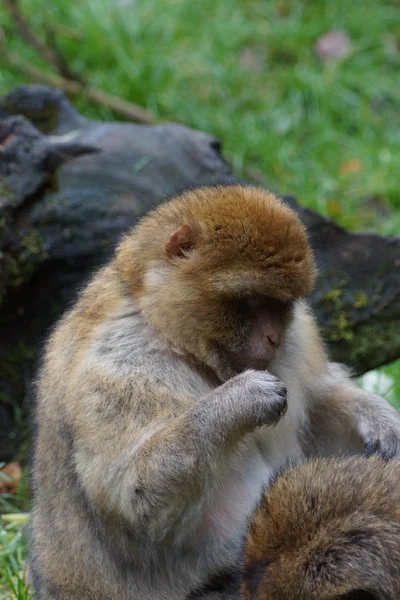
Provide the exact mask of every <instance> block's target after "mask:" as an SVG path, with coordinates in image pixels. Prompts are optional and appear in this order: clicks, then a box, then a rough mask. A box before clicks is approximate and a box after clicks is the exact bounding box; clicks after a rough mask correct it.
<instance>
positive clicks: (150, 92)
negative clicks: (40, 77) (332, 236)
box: [0, 0, 400, 599]
mask: <svg viewBox="0 0 400 600" xmlns="http://www.w3.org/2000/svg"><path fill="white" fill-rule="evenodd" d="M3 2H4V0H3ZM20 6H21V9H22V10H23V12H24V14H25V15H26V16H27V17H28V18H29V21H30V23H31V25H32V26H33V28H34V30H35V31H36V32H37V33H38V34H39V35H42V36H44V28H50V29H51V30H52V31H54V32H55V35H56V39H57V43H58V46H59V47H60V49H61V50H62V52H63V53H64V55H65V57H66V58H67V59H68V62H69V64H70V65H71V66H72V67H73V68H74V69H75V70H76V71H78V72H80V73H81V74H82V76H83V77H84V78H85V79H86V80H87V81H88V82H89V83H90V84H91V85H93V86H97V87H99V88H101V89H103V90H105V91H107V92H109V93H112V94H114V95H116V96H119V97H121V98H124V99H128V100H131V101H132V102H135V103H137V104H139V105H141V106H143V107H145V108H147V109H149V110H151V111H153V112H154V113H155V114H156V116H157V117H158V118H159V119H161V120H172V121H179V122H181V123H183V124H185V125H188V126H190V127H194V128H198V129H201V130H203V131H206V132H208V133H211V134H213V135H215V136H217V137H219V138H220V139H221V140H222V142H223V148H224V153H225V155H226V156H227V158H228V159H229V161H230V162H231V164H232V165H233V168H234V171H235V173H236V174H237V175H239V176H244V177H246V178H251V179H253V180H254V181H256V182H258V183H260V184H263V185H266V186H268V187H271V188H273V189H276V190H278V191H280V192H282V193H290V194H293V195H295V196H296V197H297V198H298V199H299V200H300V202H302V203H304V204H306V205H308V206H310V207H312V208H315V209H316V210H318V211H319V212H321V213H322V214H324V215H327V216H329V217H332V218H333V219H335V220H336V221H337V222H339V223H340V224H342V225H344V226H346V227H348V228H350V229H352V230H357V231H362V230H364V231H365V230H373V231H378V232H381V233H384V234H387V235H399V234H400V185H399V178H398V174H399V173H400V150H399V149H400V5H399V2H398V0H393V1H389V0H351V2H349V0H308V1H307V0H303V1H300V0H297V1H296V0H268V1H267V0H217V1H216V0H197V1H196V0H81V1H80V2H72V1H71V0H53V1H52V2H47V3H45V2H44V1H43V0H42V1H41V2H40V1H39V0H23V1H21V2H20ZM0 26H1V28H2V29H3V32H4V36H3V37H4V38H5V42H6V46H7V50H8V51H12V52H14V53H15V54H18V55H19V57H20V58H22V59H23V60H24V61H25V62H26V64H28V65H29V64H30V65H32V66H35V67H37V68H39V69H42V70H44V71H48V70H49V66H48V65H47V64H46V63H45V62H44V61H43V60H42V59H41V57H40V56H38V54H37V53H36V52H35V51H34V50H32V49H31V48H30V47H29V46H28V45H27V44H26V43H25V42H24V41H23V40H22V39H21V37H20V35H19V34H18V33H17V32H16V31H15V28H14V26H13V24H12V22H11V20H10V18H9V16H8V13H7V11H6V8H5V4H1V2H0ZM332 31H341V32H344V33H345V34H346V35H347V36H348V41H347V48H342V49H340V48H339V50H338V51H339V52H340V50H342V51H343V56H341V57H340V58H336V59H330V60H328V59H327V58H326V57H325V58H324V57H323V56H321V51H320V52H318V51H317V46H316V44H318V41H319V40H320V43H321V37H322V36H324V35H326V34H327V33H329V32H332ZM21 83H27V78H26V76H25V75H23V74H21V73H19V72H18V71H17V70H15V69H13V68H12V67H10V65H9V64H8V62H7V59H6V57H5V55H4V51H3V52H2V53H1V56H0V91H1V93H6V92H8V91H10V90H11V89H12V88H14V87H15V86H17V85H19V84H21ZM74 102H75V104H76V105H77V107H78V109H79V110H81V111H82V112H83V113H84V114H85V115H87V116H90V117H93V118H96V119H100V120H113V119H117V118H120V117H118V116H117V115H116V114H113V113H112V112H111V111H110V110H109V109H107V108H103V107H99V106H98V105H94V104H93V103H91V102H88V101H87V100H86V99H85V97H84V96H83V95H82V96H79V97H76V98H74ZM399 335H400V332H399ZM361 383H362V385H364V386H365V387H368V388H369V389H373V390H376V391H378V392H380V393H382V394H383V395H385V396H386V397H387V398H388V399H389V400H391V401H392V402H394V403H395V404H397V405H398V406H399V407H400V361H397V362H396V363H393V364H392V365H389V366H387V367H385V368H383V369H379V370H378V371H374V372H371V373H368V374H367V375H365V376H364V377H363V378H362V379H361ZM0 512H1V505H0ZM8 512H9V511H8ZM7 527H10V526H9V525H8V526H7ZM11 527H12V524H11ZM7 531H8V532H9V533H10V531H11V532H12V531H14V530H12V529H11V530H7ZM11 539H14V538H13V536H12V535H11ZM18 544H19V542H18ZM18 544H17V545H16V548H17V549H18V548H20V545H18ZM1 548H2V546H1V541H0V561H1V556H2V554H1ZM3 549H4V543H3ZM5 556H7V557H8V558H7V561H9V557H10V556H12V557H14V559H15V552H14V549H12V550H10V551H9V552H8V553H7V552H5ZM4 560H5V559H4ZM7 564H8V563H7ZM14 567H15V568H13V569H12V570H11V573H12V577H14V581H16V579H15V577H16V575H15V573H16V572H17V570H16V569H17V567H18V564H17V563H16V564H15V565H14ZM0 569H1V562H0ZM1 581H2V580H1V578H0V598H2V597H4V598H6V597H8V596H7V593H11V592H10V587H9V583H8V584H7V585H6V586H5V587H4V590H6V591H4V594H6V595H4V596H1V594H2V591H1V589H2V588H1ZM4 581H5V580H4V579H3V583H4ZM4 585H5V584H4ZM21 586H22V587H21V589H22V592H18V590H17V591H16V592H14V596H12V597H15V596H16V597H18V598H21V599H22V598H26V597H27V596H23V595H21V594H23V593H25V592H24V589H25V588H24V585H23V583H22V584H21ZM25 591H26V590H25ZM18 594H20V595H18Z"/></svg>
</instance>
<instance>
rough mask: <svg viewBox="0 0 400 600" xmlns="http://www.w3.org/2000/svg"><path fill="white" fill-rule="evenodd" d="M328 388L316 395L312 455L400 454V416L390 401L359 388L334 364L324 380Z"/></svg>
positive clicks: (313, 400) (310, 445)
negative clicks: (345, 453) (349, 452)
mask: <svg viewBox="0 0 400 600" xmlns="http://www.w3.org/2000/svg"><path fill="white" fill-rule="evenodd" d="M322 381H323V382H325V384H326V387H325V388H324V389H323V390H321V389H318V391H316V390H313V391H312V394H313V396H312V402H311V406H310V413H309V414H310V428H311V436H310V439H311V444H309V445H308V446H309V451H310V450H311V453H318V454H329V453H331V452H335V453H336V452H345V451H346V450H350V451H351V450H353V451H362V450H367V451H368V450H369V451H374V450H378V451H380V452H382V453H383V454H386V455H387V456H393V455H399V454H400V414H399V412H398V411H397V410H396V409H395V408H394V407H393V406H391V405H390V404H389V403H388V402H387V401H386V400H384V399H383V398H381V397H380V396H378V395H376V394H371V393H369V392H366V391H364V390H362V389H360V388H358V387H357V386H356V385H355V384H354V383H353V382H352V381H351V379H350V377H349V376H348V375H347V373H346V371H345V370H344V369H343V368H342V367H341V366H340V365H336V364H334V363H330V364H328V366H327V374H326V376H325V377H323V378H322Z"/></svg>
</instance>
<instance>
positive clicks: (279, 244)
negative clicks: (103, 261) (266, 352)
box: [117, 186, 314, 375]
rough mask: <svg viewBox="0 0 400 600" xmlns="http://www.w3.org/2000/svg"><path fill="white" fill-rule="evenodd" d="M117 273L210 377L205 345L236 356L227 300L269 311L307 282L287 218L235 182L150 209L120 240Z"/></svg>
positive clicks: (263, 195) (302, 250)
mask: <svg viewBox="0 0 400 600" xmlns="http://www.w3.org/2000/svg"><path fill="white" fill-rule="evenodd" d="M117 267H118V268H119V271H120V273H121V275H122V277H123V279H124V280H125V282H126V283H127V285H128V286H129V289H130V290H131V292H132V294H133V295H134V296H135V297H136V298H137V299H138V301H139V306H140V309H141V310H142V312H143V314H144V315H146V317H147V318H148V319H149V321H150V323H152V324H153V325H154V326H155V327H156V328H157V329H158V330H159V331H161V332H162V333H163V334H164V335H165V336H166V338H167V339H169V341H171V342H174V341H175V340H179V341H180V346H181V348H182V345H183V346H184V348H183V349H184V350H187V351H189V352H190V353H193V354H194V355H195V356H196V357H197V358H200V359H202V360H205V359H206V357H207V359H206V362H207V363H208V364H209V366H211V367H213V368H216V370H217V371H219V372H221V369H220V366H221V365H219V366H218V365H217V364H216V363H215V362H213V359H212V358H211V359H210V357H212V356H213V353H214V352H215V348H213V343H214V341H216V340H218V342H219V344H221V342H222V343H226V346H227V347H229V348H230V350H232V351H236V350H241V347H240V344H241V339H243V338H245V336H246V331H245V328H246V324H245V323H241V320H240V315H238V306H237V305H235V303H234V302H233V299H235V298H236V299H240V297H246V296H251V295H260V296H265V297H268V299H273V300H275V301H276V309H277V312H278V313H279V311H280V309H281V308H282V305H286V304H287V303H290V302H292V301H293V300H295V299H297V298H300V297H302V296H304V295H306V294H307V293H308V292H309V291H310V290H311V288H312V285H313V282H314V262H313V256H312V252H311V249H310V247H309V244H308V240H307V235H306V232H305V229H304V227H303V225H302V224H301V222H300V220H299V219H298V217H297V215H296V214H295V213H294V212H293V211H292V210H291V209H290V208H288V207H287V206H285V205H284V204H283V203H282V202H281V201H280V200H279V199H278V198H277V197H276V196H274V195H273V194H272V193H270V192H266V191H265V190H261V189H259V188H255V187H243V186H226V187H221V186H217V187H214V188H212V187H208V188H200V189H197V190H193V191H189V192H186V193H184V194H183V195H181V196H178V197H177V198H175V199H173V200H172V201H170V202H168V203H166V204H164V205H162V206H160V207H159V208H157V209H156V210H155V211H153V212H152V213H151V214H150V215H148V216H147V217H146V218H145V219H143V221H142V222H141V224H140V225H139V226H138V227H137V228H136V229H135V230H134V231H133V232H132V233H131V234H129V235H128V236H127V237H126V238H125V240H124V241H123V242H122V244H121V246H120V248H119V250H118V252H117ZM284 308H285V307H284ZM235 329H236V332H235V334H234V336H236V339H232V331H233V330H235ZM185 331H186V332H187V339H186V340H183V338H184V335H185V333H184V332H185ZM216 362H219V363H220V362H221V357H220V356H218V358H216ZM229 375H232V373H229Z"/></svg>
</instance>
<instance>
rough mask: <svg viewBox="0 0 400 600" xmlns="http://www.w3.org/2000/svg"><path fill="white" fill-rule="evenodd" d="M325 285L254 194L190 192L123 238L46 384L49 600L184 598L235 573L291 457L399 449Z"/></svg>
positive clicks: (275, 203) (42, 531) (38, 469)
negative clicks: (349, 358)
mask: <svg viewBox="0 0 400 600" xmlns="http://www.w3.org/2000/svg"><path fill="white" fill-rule="evenodd" d="M313 280H314V264H313V257H312V253H311V250H310V248H309V245H308V242H307V236H306V232H305V230H304V227H303V226H302V224H301V223H300V221H299V219H298V218H297V216H296V215H295V213H294V212H292V211H291V210H290V209H289V208H288V207H286V206H285V205H284V204H283V203H281V202H280V201H279V200H278V199H277V198H276V197H275V196H274V195H272V194H271V193H269V192H266V191H263V190H260V189H258V188H254V187H243V186H227V187H210V188H200V189H198V190H195V191H189V192H187V193H184V194H183V195H181V196H179V197H176V198H175V199H173V200H171V201H170V202H167V203H165V204H163V205H161V206H160V207H158V208H157V209H156V210H155V211H153V212H152V213H150V214H149V215H148V216H146V217H145V218H144V219H143V220H142V221H141V222H140V224H139V225H138V226H137V227H136V228H135V229H133V230H132V231H131V232H130V233H129V234H128V235H127V236H126V237H125V239H124V240H123V241H122V243H121V245H120V246H119V248H118V249H117V251H116V253H115V256H114V258H113V259H112V260H111V262H110V263H109V264H108V265H107V266H106V267H104V268H103V269H102V270H100V271H99V272H98V273H97V274H96V275H95V276H94V278H93V280H92V281H91V282H90V283H89V285H88V286H87V288H86V289H85V290H84V291H83V293H82V294H81V295H80V297H79V298H78V301H77V303H76V304H75V306H74V307H73V308H72V310H70V311H69V312H68V313H67V314H66V315H65V316H64V318H63V319H62V320H61V322H60V323H59V324H58V326H57V327H56V329H55V331H54V332H53V334H52V336H51V338H50V340H49V342H48V346H47V350H46V353H45V357H44V363H43V366H42V369H41V373H40V377H39V382H38V401H37V413H36V420H37V438H36V444H35V456H34V462H33V487H34V508H33V537H32V544H31V549H32V551H31V571H32V574H33V578H34V584H35V591H36V597H37V600H42V599H45V600H52V599H53V600H55V599H57V600H78V599H79V600H81V599H82V598H88V599H91V598H92V599H93V600H94V599H96V600H105V599H107V600H110V599H111V600H113V599H115V600H117V599H118V600H161V599H164V598H168V599H169V600H174V599H176V600H182V599H183V598H185V596H186V595H187V594H188V593H189V592H190V591H191V590H193V589H195V588H196V587H198V586H199V585H201V584H202V583H204V582H205V581H207V580H208V579H209V578H210V577H212V575H213V574H214V573H215V572H218V571H219V570H220V569H224V568H229V566H230V565H232V564H236V561H237V559H238V556H239V554H240V546H241V539H242V536H243V533H244V530H245V526H246V519H247V518H248V516H249V514H251V512H252V510H253V509H254V506H255V505H256V503H257V501H258V499H259V495H260V491H261V489H262V488H263V486H265V484H266V483H267V482H268V479H269V477H270V475H271V473H272V472H273V471H274V470H275V468H276V466H277V465H279V464H281V462H282V461H284V460H288V459H289V460H301V459H302V458H303V457H304V456H309V455H312V454H314V453H316V452H317V453H320V454H321V453H322V454H329V453H332V452H340V451H342V450H343V449H348V448H351V449H355V450H357V449H361V448H362V447H363V445H365V444H368V445H372V446H373V445H376V444H379V445H380V447H381V448H382V450H383V451H385V452H387V453H388V454H394V453H397V452H398V449H399V442H400V418H399V415H398V413H397V412H396V411H395V410H394V409H393V408H391V407H390V406H389V404H388V403H386V402H385V401H384V400H382V399H381V398H379V397H377V396H374V395H370V394H367V393H365V392H363V391H362V390H360V389H358V388H357V387H356V386H354V385H353V383H352V382H351V381H350V379H349V378H348V376H347V375H346V373H345V372H344V371H343V370H342V369H341V368H340V367H339V366H337V365H333V364H332V363H329V360H328V358H327V355H326V352H325V349H324V347H323V345H322V342H321V339H320V335H319V332H318V329H317V327H316V325H315V324H314V320H313V317H312V315H311V312H310V310H309V309H308V308H307V306H306V304H305V303H304V302H303V301H302V300H301V298H302V297H303V296H304V295H306V294H307V293H308V292H309V291H310V289H311V287H312V285H313ZM265 368H268V371H269V372H268V373H267V372H265V371H264V369H265ZM262 369H263V370H262ZM286 390H287V397H286ZM285 411H286V414H285V416H284V417H283V418H282V419H281V417H282V415H283V414H284V413H285ZM272 426H274V427H272Z"/></svg>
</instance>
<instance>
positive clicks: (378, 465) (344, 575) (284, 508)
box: [190, 456, 400, 600]
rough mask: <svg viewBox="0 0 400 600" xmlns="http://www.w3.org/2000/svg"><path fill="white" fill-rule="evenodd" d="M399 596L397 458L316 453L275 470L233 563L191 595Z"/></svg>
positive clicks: (361, 599)
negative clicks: (330, 455) (300, 462)
mask: <svg viewBox="0 0 400 600" xmlns="http://www.w3.org/2000/svg"><path fill="white" fill-rule="evenodd" d="M214 598H218V599H219V598H223V599H224V600H230V599H232V600H233V599H236V598H238V599H240V600H398V599H399V598H400V460H399V459H392V460H390V461H386V460H384V459H382V458H381V457H380V456H373V457H371V458H365V457H361V456H358V457H348V458H333V457H332V458H319V459H314V460H310V461H309V462H308V463H305V464H304V465H302V466H296V467H295V468H287V469H284V470H283V471H281V472H279V471H278V473H277V477H276V478H274V480H272V481H271V482H270V486H269V488H267V489H266V491H265V494H263V496H262V498H261V501H260V502H259V504H258V506H257V508H256V510H255V512H254V514H253V515H252V517H251V518H250V521H249V525H248V529H247V532H246V534H245V542H244V544H243V554H242V557H241V559H240V560H239V561H238V565H237V567H236V568H233V569H232V570H231V571H230V572H225V573H224V574H220V575H219V577H215V578H214V581H213V582H210V583H209V584H208V585H206V586H204V588H203V589H200V590H198V591H197V592H194V593H193V594H191V595H190V600H213V599H214Z"/></svg>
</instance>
